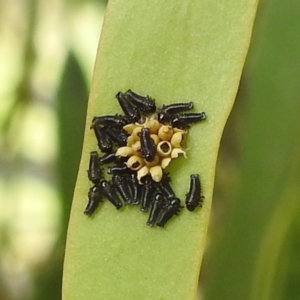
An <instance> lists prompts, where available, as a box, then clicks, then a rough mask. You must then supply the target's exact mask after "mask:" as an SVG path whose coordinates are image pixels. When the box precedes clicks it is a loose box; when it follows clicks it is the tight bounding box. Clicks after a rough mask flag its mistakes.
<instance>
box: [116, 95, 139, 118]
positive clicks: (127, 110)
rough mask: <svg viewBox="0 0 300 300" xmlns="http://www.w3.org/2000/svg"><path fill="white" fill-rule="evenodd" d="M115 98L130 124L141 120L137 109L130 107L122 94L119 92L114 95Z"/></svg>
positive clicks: (129, 103) (130, 104)
mask: <svg viewBox="0 0 300 300" xmlns="http://www.w3.org/2000/svg"><path fill="white" fill-rule="evenodd" d="M116 98H117V99H118V102H119V104H120V106H121V108H122V110H123V112H124V114H125V115H126V116H127V117H128V118H129V119H130V120H131V121H132V122H137V121H138V120H139V119H140V118H141V115H140V113H139V111H138V109H137V108H136V107H135V106H133V105H132V103H131V102H130V101H129V100H128V99H127V98H126V96H125V95H124V94H123V93H122V92H119V93H118V94H117V95H116Z"/></svg>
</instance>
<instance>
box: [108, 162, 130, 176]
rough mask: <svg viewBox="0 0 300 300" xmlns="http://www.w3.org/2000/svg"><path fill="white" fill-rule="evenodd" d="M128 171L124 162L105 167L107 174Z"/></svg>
mask: <svg viewBox="0 0 300 300" xmlns="http://www.w3.org/2000/svg"><path fill="white" fill-rule="evenodd" d="M130 172H131V170H130V169H129V168H128V167H127V166H126V165H125V164H120V165H116V166H112V167H108V168H107V174H109V175H112V174H119V173H130Z"/></svg>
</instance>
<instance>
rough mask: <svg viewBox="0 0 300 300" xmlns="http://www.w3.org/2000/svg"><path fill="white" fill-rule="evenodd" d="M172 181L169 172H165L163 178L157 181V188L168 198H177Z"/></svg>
mask: <svg viewBox="0 0 300 300" xmlns="http://www.w3.org/2000/svg"><path fill="white" fill-rule="evenodd" d="M170 181H171V179H170V177H169V173H165V172H164V173H163V177H162V180H161V181H160V182H157V183H156V185H157V188H158V189H159V191H160V192H161V193H162V194H163V196H164V197H165V199H167V200H171V199H173V198H175V193H174V191H173V189H172V187H171V185H170Z"/></svg>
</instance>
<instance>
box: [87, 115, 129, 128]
mask: <svg viewBox="0 0 300 300" xmlns="http://www.w3.org/2000/svg"><path fill="white" fill-rule="evenodd" d="M128 123H130V121H129V120H128V118H126V117H125V116H121V115H107V116H100V117H94V118H93V120H92V124H91V126H90V129H92V128H93V127H94V126H95V125H103V126H116V127H118V128H120V127H123V126H125V125H126V124H128Z"/></svg>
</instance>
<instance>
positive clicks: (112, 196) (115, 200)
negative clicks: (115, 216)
mask: <svg viewBox="0 0 300 300" xmlns="http://www.w3.org/2000/svg"><path fill="white" fill-rule="evenodd" d="M100 187H101V192H102V194H103V196H104V197H105V198H107V199H108V200H109V201H110V202H111V203H112V204H113V205H114V206H115V208H116V209H120V208H121V207H122V206H123V203H122V201H121V200H120V198H119V196H118V194H117V193H116V191H115V189H114V188H113V186H112V184H111V183H110V182H109V181H107V180H102V181H101V182H100Z"/></svg>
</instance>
